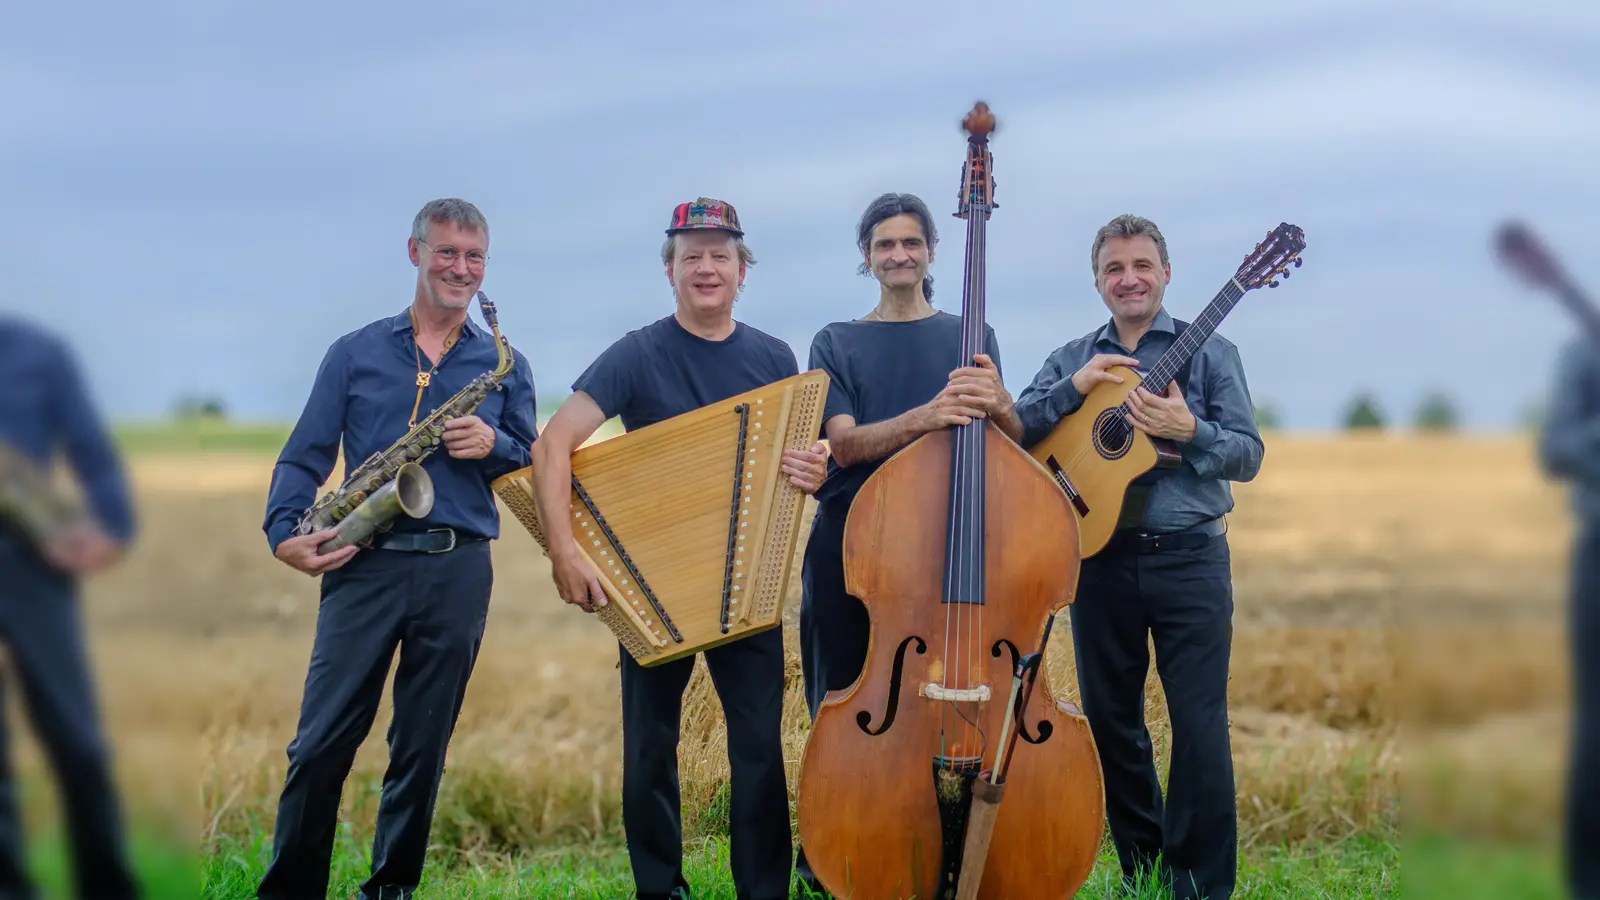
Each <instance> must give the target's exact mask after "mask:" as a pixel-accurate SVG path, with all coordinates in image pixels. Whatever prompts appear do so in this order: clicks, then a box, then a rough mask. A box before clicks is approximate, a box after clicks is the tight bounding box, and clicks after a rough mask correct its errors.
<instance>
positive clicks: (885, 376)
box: [796, 193, 1014, 891]
mask: <svg viewBox="0 0 1600 900" xmlns="http://www.w3.org/2000/svg"><path fill="white" fill-rule="evenodd" d="M938 240H939V233H938V231H937V229H936V228H935V226H934V223H933V215H932V213H930V212H929V211H928V207H927V205H926V204H925V203H923V202H922V200H921V199H920V198H918V197H916V196H913V195H911V194H896V193H887V194H883V195H881V196H879V197H877V198H876V199H874V200H873V201H872V202H871V203H870V204H869V205H868V206H867V208H866V210H865V211H864V212H863V213H862V214H861V219H860V221H859V222H858V223H857V225H856V243H857V246H858V247H859V248H860V251H861V256H862V263H861V269H860V271H861V272H862V274H867V273H869V272H870V273H871V275H872V277H873V278H875V279H876V280H877V282H878V303H877V305H876V306H874V307H873V309H872V311H871V312H868V313H867V314H866V315H864V316H862V317H861V318H859V319H853V320H851V321H847V322H833V323H831V324H829V325H827V326H825V327H824V328H823V329H822V330H821V331H819V332H817V335H816V337H815V338H813V339H812V342H811V360H810V362H811V367H812V368H814V369H822V370H823V371H825V372H827V373H828V377H829V379H830V381H829V386H828V399H827V400H826V401H825V403H824V406H823V420H822V421H823V432H824V434H825V435H826V436H827V438H828V444H829V450H830V459H829V461H828V479H827V481H825V482H823V485H822V489H821V490H819V491H818V492H817V512H816V515H815V517H814V518H813V519H812V521H811V533H810V536H809V537H808V538H807V541H806V549H805V560H804V563H803V564H802V567H801V571H800V582H801V600H800V660H801V671H802V673H803V675H804V677H805V689H806V706H807V708H808V709H809V710H810V713H811V716H812V718H815V717H816V715H817V708H818V707H819V706H821V705H822V701H823V700H824V699H826V697H827V695H828V693H829V692H830V691H842V690H845V689H847V688H849V687H850V685H851V684H853V683H854V682H855V680H856V679H857V678H858V677H860V675H861V666H862V663H863V661H864V660H865V659H866V656H867V644H868V637H869V630H870V621H869V619H868V618H867V610H866V607H865V606H863V605H862V604H861V601H860V600H858V599H857V598H855V597H852V596H851V595H850V594H849V592H848V591H847V590H846V589H845V582H844V523H845V517H846V515H847V514H848V513H849V511H850V503H851V501H852V500H853V499H854V498H855V495H856V492H857V491H859V490H860V489H861V486H862V484H864V483H865V482H866V480H867V478H868V477H869V476H870V475H871V474H872V473H873V472H874V471H876V470H877V468H878V466H879V465H881V464H882V463H883V461H884V460H885V459H887V458H888V457H889V456H891V455H892V454H894V453H895V451H897V450H900V449H901V448H903V447H905V446H906V445H907V444H910V443H911V442H912V441H914V440H916V439H917V438H919V437H921V436H922V435H924V434H927V433H929V432H931V431H935V430H937V429H940V428H946V427H949V426H951V425H958V424H965V423H967V422H970V421H971V420H973V419H975V418H983V417H991V418H993V419H994V420H995V421H997V422H1008V421H1014V417H1013V414H1012V412H1011V395H1010V394H1009V393H1007V392H1006V389H1005V385H1004V384H1002V383H1001V381H1000V369H999V359H1000V348H999V345H998V342H997V341H996V339H995V335H994V329H993V328H989V327H988V326H985V329H984V332H985V338H986V341H985V343H986V349H987V350H988V353H987V354H979V355H978V356H977V358H976V359H975V360H970V361H969V360H962V359H961V358H960V356H961V317H960V316H956V315H952V314H950V313H948V312H941V311H940V310H937V309H935V308H934V306H933V304H932V303H931V302H930V300H931V299H932V297H933V279H932V278H931V277H929V275H928V267H929V265H930V264H931V263H932V262H933V250H934V245H935V244H936V243H938ZM796 868H797V870H798V872H799V875H800V878H801V880H802V881H803V882H805V884H806V886H807V887H808V888H810V889H811V890H813V891H821V890H822V886H821V885H819V884H817V883H816V880H815V877H814V876H813V875H812V873H811V868H810V865H809V864H808V863H807V862H806V857H805V848H804V847H802V848H801V850H800V854H799V857H798V860H797V862H796Z"/></svg>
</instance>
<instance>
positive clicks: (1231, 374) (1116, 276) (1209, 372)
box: [1017, 215, 1298, 900]
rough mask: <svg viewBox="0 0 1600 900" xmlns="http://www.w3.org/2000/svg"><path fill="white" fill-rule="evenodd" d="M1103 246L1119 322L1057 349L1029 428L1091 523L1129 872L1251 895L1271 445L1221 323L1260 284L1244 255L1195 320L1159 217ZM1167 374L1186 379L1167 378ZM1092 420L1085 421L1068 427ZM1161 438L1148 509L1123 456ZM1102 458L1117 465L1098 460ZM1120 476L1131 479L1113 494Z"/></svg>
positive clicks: (1089, 569) (1111, 234)
mask: <svg viewBox="0 0 1600 900" xmlns="http://www.w3.org/2000/svg"><path fill="white" fill-rule="evenodd" d="M1283 227H1284V228H1288V229H1292V232H1291V233H1290V234H1289V238H1290V239H1291V242H1292V239H1293V236H1294V234H1297V233H1298V229H1294V228H1293V226H1283ZM1257 249H1258V254H1259V253H1260V247H1258V248H1257ZM1297 252H1298V248H1292V250H1291V253H1297ZM1090 260H1091V267H1092V268H1091V271H1092V272H1093V275H1094V283H1095V287H1096V289H1097V290H1098V291H1099V293H1100V296H1101V299H1102V300H1103V301H1104V302H1105V305H1106V307H1107V308H1108V309H1109V310H1110V311H1111V320H1110V321H1109V322H1107V323H1106V324H1105V325H1104V326H1103V327H1101V328H1099V329H1096V330H1095V331H1093V332H1091V333H1089V334H1087V335H1085V336H1083V337H1081V338H1078V339H1076V340H1074V341H1072V342H1070V343H1068V344H1066V345H1065V346H1063V347H1060V348H1059V349H1057V350H1056V351H1054V352H1053V353H1051V354H1050V356H1049V357H1048V358H1047V359H1046V360H1045V362H1044V365H1043V366H1042V367H1041V369H1040V370H1039V373H1038V375H1037V376H1036V377H1035V378H1034V379H1033V382H1032V383H1031V384H1030V385H1029V386H1028V387H1027V388H1026V389H1025V390H1024V391H1023V392H1022V394H1021V395H1020V396H1019V397H1018V399H1017V415H1018V417H1019V418H1020V419H1021V420H1022V422H1023V429H1022V434H1021V436H1020V442H1021V444H1022V446H1024V447H1026V448H1029V451H1030V453H1032V454H1033V455H1034V456H1035V458H1038V459H1040V461H1041V462H1042V463H1044V464H1045V465H1046V468H1047V469H1049V470H1050V471H1051V472H1052V475H1053V476H1054V477H1055V478H1056V479H1057V483H1058V484H1059V485H1060V486H1061V487H1062V488H1063V489H1065V490H1066V492H1067V494H1068V496H1069V497H1071V498H1072V500H1073V502H1074V505H1075V506H1076V507H1077V508H1078V511H1079V514H1080V517H1081V518H1082V521H1083V527H1082V530H1081V532H1080V534H1081V536H1082V547H1081V549H1082V553H1083V556H1084V557H1085V558H1084V560H1083V567H1082V570H1081V573H1080V580H1079V583H1078V594H1077V599H1076V601H1075V602H1074V604H1073V606H1072V612H1071V621H1072V637H1073V647H1074V653H1075V655H1076V664H1077V674H1078V683H1079V688H1080V690H1081V696H1082V698H1083V705H1084V712H1085V713H1086V714H1087V715H1088V717H1089V722H1090V726H1091V728H1092V729H1093V732H1094V738H1095V744H1096V746H1097V747H1098V749H1099V754H1100V761H1101V767H1102V770H1103V772H1104V776H1105V784H1106V811H1107V818H1108V819H1109V822H1110V826H1111V835H1112V838H1113V840H1114V841H1115V843H1116V847H1117V855H1118V857H1119V858H1120V859H1121V862H1122V870H1123V873H1124V876H1125V877H1126V878H1129V879H1133V878H1135V877H1137V875H1138V873H1139V872H1140V870H1144V871H1145V873H1146V874H1147V875H1148V874H1157V873H1154V872H1152V871H1150V870H1151V869H1152V868H1153V867H1154V865H1155V860H1156V857H1157V856H1158V855H1160V856H1161V857H1162V860H1161V862H1162V869H1163V871H1162V872H1161V873H1159V877H1161V878H1162V879H1163V880H1167V881H1170V882H1171V883H1172V887H1173V889H1174V890H1175V892H1176V893H1175V896H1176V897H1179V898H1195V897H1202V896H1203V897H1208V898H1210V900H1223V898H1226V897H1228V896H1229V895H1230V894H1231V893H1232V891H1233V887H1234V879H1235V870H1236V867H1237V850H1238V842H1237V830H1236V821H1237V820H1236V809H1235V796H1234V780H1233V755H1232V750H1231V747H1230V744H1229V738H1228V712H1227V691H1228V658H1229V652H1230V645H1231V643H1232V638H1233V624H1232V619H1233V587H1232V575H1231V572H1230V556H1229V550H1228V543H1227V539H1226V538H1225V537H1224V531H1225V528H1224V525H1223V515H1224V514H1225V513H1227V512H1229V511H1230V510H1231V509H1232V508H1233V498H1232V494H1231V492H1230V490H1229V485H1228V482H1230V481H1240V482H1244V481H1249V480H1251V479H1252V478H1254V477H1255V476H1256V473H1257V472H1259V471H1260V469H1261V461H1262V456H1263V445H1262V441H1261V435H1260V433H1259V432H1258V431H1257V428H1256V424H1255V407H1254V405H1253V404H1252V402H1251V399H1250V391H1249V388H1248V387H1247V385H1246V382H1245V375H1244V369H1243V366H1242V364H1241V363H1240V360H1239V351H1238V349H1237V348H1236V347H1235V346H1234V345H1233V344H1232V343H1230V342H1229V341H1228V340H1226V339H1225V338H1223V337H1221V336H1220V335H1217V334H1215V333H1212V332H1211V329H1212V328H1214V327H1215V325H1216V324H1217V322H1218V321H1219V320H1220V318H1221V313H1222V312H1225V311H1226V308H1227V307H1229V306H1231V304H1232V303H1233V302H1237V300H1238V298H1239V296H1241V295H1242V294H1243V293H1244V288H1246V287H1248V286H1250V285H1252V284H1255V283H1256V282H1255V281H1252V280H1251V279H1250V278H1249V277H1247V276H1246V273H1245V270H1244V269H1241V272H1240V273H1239V275H1238V277H1237V278H1236V279H1233V280H1230V282H1229V286H1228V287H1226V288H1224V292H1223V294H1221V295H1219V297H1218V300H1217V301H1214V304H1213V308H1211V309H1208V310H1207V311H1206V313H1205V314H1204V315H1202V316H1200V317H1198V318H1197V319H1196V324H1195V326H1189V325H1187V324H1186V323H1182V322H1178V321H1176V320H1174V319H1173V318H1172V316H1171V315H1170V314H1168V313H1167V311H1166V310H1165V309H1163V306H1162V300H1163V296H1164V294H1165V291H1166V287H1167V284H1168V282H1169V281H1170V280H1171V277H1172V269H1171V264H1170V261H1169V259H1168V256H1167V245H1166V240H1165V238H1163V237H1162V234H1161V231H1160V230H1159V229H1158V228H1157V227H1156V225H1155V223H1153V222H1151V221H1149V220H1148V219H1144V218H1140V217H1138V216H1132V215H1123V216H1118V217H1116V218H1115V219H1113V220H1111V221H1110V222H1109V223H1107V224H1106V225H1105V226H1104V227H1102V228H1101V229H1100V230H1099V231H1098V232H1097V233H1096V234H1095V237H1094V241H1093V243H1092V246H1091V248H1090ZM1297 264H1298V263H1297ZM1279 265H1281V263H1280V264H1279ZM1268 268H1269V270H1270V269H1271V266H1269V267H1268ZM1269 277H1270V273H1269ZM1180 332H1183V334H1181V335H1180ZM1119 367H1129V368H1137V369H1139V370H1142V371H1149V372H1151V373H1152V375H1154V376H1156V377H1152V378H1150V379H1148V382H1147V383H1151V384H1154V385H1155V386H1156V388H1155V390H1154V391H1151V390H1148V389H1147V388H1146V387H1145V386H1143V385H1141V386H1139V387H1138V388H1137V389H1135V390H1133V392H1132V393H1127V387H1129V386H1131V385H1128V384H1127V382H1128V379H1129V377H1130V376H1131V375H1132V373H1131V372H1129V371H1128V369H1124V368H1119ZM1162 375H1175V377H1173V378H1172V380H1171V381H1170V382H1167V383H1166V384H1164V385H1163V384H1162V378H1161V376H1162ZM1119 394H1120V395H1123V396H1125V397H1126V399H1125V402H1124V400H1123V396H1119ZM1080 423H1081V424H1080ZM1074 427H1077V428H1079V429H1081V430H1079V431H1078V432H1076V433H1075V435H1076V436H1074V437H1072V439H1071V440H1065V441H1063V440H1062V436H1063V434H1069V433H1071V429H1072V428H1074ZM1145 436H1148V438H1154V439H1159V440H1160V441H1162V442H1164V443H1163V444H1162V446H1163V447H1165V448H1168V450H1167V453H1166V457H1167V462H1168V465H1169V468H1167V469H1166V471H1165V472H1164V473H1163V477H1161V478H1160V479H1159V480H1156V481H1155V483H1154V485H1153V486H1151V487H1150V488H1149V493H1148V495H1147V497H1146V498H1145V503H1146V505H1145V506H1144V507H1143V508H1142V513H1141V511H1140V509H1139V508H1138V507H1134V509H1133V510H1132V513H1133V514H1132V515H1124V510H1123V508H1122V507H1123V498H1122V492H1121V488H1122V487H1124V486H1126V485H1127V483H1128V481H1129V478H1128V477H1123V476H1120V475H1119V474H1118V472H1117V471H1116V469H1115V468H1114V465H1115V464H1117V463H1118V461H1122V464H1123V465H1128V464H1130V463H1131V464H1132V465H1135V466H1136V467H1137V466H1139V465H1140V464H1139V463H1137V462H1136V461H1130V460H1129V457H1130V456H1131V455H1132V453H1133V452H1147V453H1150V455H1149V457H1148V458H1149V459H1151V460H1154V459H1155V458H1156V454H1155V453H1153V452H1150V450H1149V444H1148V442H1147V441H1146V438H1145ZM1119 441H1120V442H1121V443H1120V444H1119V443H1118V442H1119ZM1097 451H1098V452H1097ZM1102 460H1104V461H1105V463H1104V468H1103V469H1102V468H1096V467H1095V466H1094V465H1091V464H1099V463H1101V461H1102ZM1143 467H1144V468H1149V467H1150V466H1149V464H1148V463H1145V464H1143ZM1119 477H1120V478H1121V481H1120V482H1119V481H1118V479H1119ZM1111 484H1115V485H1116V489H1115V490H1109V491H1108V490H1106V489H1105V486H1106V485H1111ZM1129 519H1131V520H1132V521H1128V520H1129ZM1119 525H1120V526H1121V527H1116V526H1119ZM1147 634H1149V635H1151V636H1153V638H1154V641H1155V652H1156V669H1157V671H1158V672H1159V673H1160V675H1161V681H1162V685H1163V687H1164V690H1165V693H1166V699H1167V708H1168V710H1169V713H1170V717H1171V722H1172V754H1171V759H1172V763H1171V773H1170V779H1169V786H1168V795H1167V798H1166V805H1165V808H1163V803H1162V797H1161V785H1160V781H1159V779H1158V778H1157V775H1156V770H1155V765H1154V761H1153V759H1152V755H1151V745H1150V735H1149V732H1148V730H1147V729H1146V726H1145V720H1144V696H1145V693H1144V690H1145V677H1146V674H1147V672H1148V670H1149V657H1148V652H1147V649H1146V647H1147V644H1146V640H1147V638H1146V635H1147Z"/></svg>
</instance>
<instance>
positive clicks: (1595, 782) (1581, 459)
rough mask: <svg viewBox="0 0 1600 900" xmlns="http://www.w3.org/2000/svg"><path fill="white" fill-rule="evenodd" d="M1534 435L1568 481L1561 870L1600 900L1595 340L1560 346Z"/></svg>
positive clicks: (1585, 895) (1599, 469)
mask: <svg viewBox="0 0 1600 900" xmlns="http://www.w3.org/2000/svg"><path fill="white" fill-rule="evenodd" d="M1555 385H1556V386H1555V389H1554V391H1553V396H1552V397H1551V401H1550V408H1549V412H1548V414H1547V415H1546V417H1545V424H1544V426H1543V428H1542V429H1541V433H1540V435H1539V457H1540V461H1541V462H1542V463H1543V465H1544V468H1545V471H1546V472H1548V473H1549V474H1550V475H1552V476H1553V477H1556V478H1559V479H1562V480H1564V481H1567V482H1568V483H1570V484H1571V486H1572V509H1573V513H1574V515H1575V517H1576V518H1577V541H1576V543H1575V544H1574V545H1573V549H1572V564H1571V579H1572V581H1571V606H1570V608H1569V612H1568V616H1569V620H1568V621H1569V628H1570V629H1571V635H1570V638H1569V640H1570V642H1571V644H1570V646H1571V651H1572V679H1573V680H1572V687H1573V723H1572V749H1571V756H1570V761H1569V763H1568V770H1567V771H1568V774H1567V802H1566V813H1565V822H1564V838H1565V853H1564V856H1565V860H1564V865H1565V869H1566V872H1565V876H1566V880H1567V887H1568V890H1570V891H1572V896H1573V897H1574V898H1577V900H1600V341H1596V340H1593V339H1592V338H1591V336H1589V335H1587V334H1586V335H1583V336H1582V337H1581V338H1580V339H1579V340H1576V341H1574V342H1572V343H1571V344H1569V345H1568V346H1567V347H1566V348H1565V350H1564V351H1563V353H1562V355H1561V358H1560V362H1559V363H1558V365H1557V369H1556V380H1555Z"/></svg>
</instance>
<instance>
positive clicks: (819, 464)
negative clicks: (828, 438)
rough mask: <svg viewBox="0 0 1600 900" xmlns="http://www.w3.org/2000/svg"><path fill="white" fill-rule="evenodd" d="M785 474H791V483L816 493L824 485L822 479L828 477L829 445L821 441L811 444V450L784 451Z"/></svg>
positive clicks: (807, 491)
mask: <svg viewBox="0 0 1600 900" xmlns="http://www.w3.org/2000/svg"><path fill="white" fill-rule="evenodd" d="M782 469H783V474H785V475H787V476H789V483H790V484H792V485H794V486H795V487H797V488H799V489H800V490H802V491H804V492H806V493H807V494H815V493H816V492H817V491H818V490H819V489H821V487H822V480H823V479H824V478H826V477H828V447H827V445H826V444H824V443H822V442H821V441H817V442H816V443H815V444H812V445H811V449H810V450H785V451H783V464H782Z"/></svg>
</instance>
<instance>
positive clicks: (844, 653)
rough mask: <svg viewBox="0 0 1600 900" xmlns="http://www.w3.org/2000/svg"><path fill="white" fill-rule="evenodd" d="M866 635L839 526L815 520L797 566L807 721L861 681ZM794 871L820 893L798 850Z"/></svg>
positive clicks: (802, 851)
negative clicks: (831, 695)
mask: <svg viewBox="0 0 1600 900" xmlns="http://www.w3.org/2000/svg"><path fill="white" fill-rule="evenodd" d="M871 630H872V621H871V619H869V618H868V617H867V607H866V606H865V605H864V604H862V602H861V601H860V600H857V599H856V598H855V597H853V596H851V595H850V593H849V592H848V591H846V590H845V587H844V520H843V519H837V518H832V517H828V516H821V515H818V516H816V517H815V518H813V519H812V520H811V536H810V537H809V538H807V539H806V553H805V558H804V560H803V561H802V562H801V565H800V671H801V674H802V675H803V676H804V678H805V687H806V706H807V707H808V708H809V709H810V710H811V718H812V720H813V721H814V720H815V719H816V717H817V709H818V708H820V707H821V706H822V701H823V700H825V699H827V696H828V692H829V691H842V690H845V689H847V688H849V687H850V685H852V684H855V682H856V679H857V678H860V677H861V667H862V666H863V665H865V664H866V661H867V643H868V639H869V638H870V636H871ZM795 871H796V872H797V873H799V875H800V879H801V881H802V882H804V883H805V885H806V886H807V887H808V888H810V889H811V890H812V891H813V892H819V893H820V892H821V891H822V886H821V885H820V884H819V883H818V882H817V881H816V877H815V876H814V875H812V873H811V865H810V864H809V863H808V862H806V850H805V848H804V847H801V848H800V853H799V855H798V857H797V858H796V860H795Z"/></svg>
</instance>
